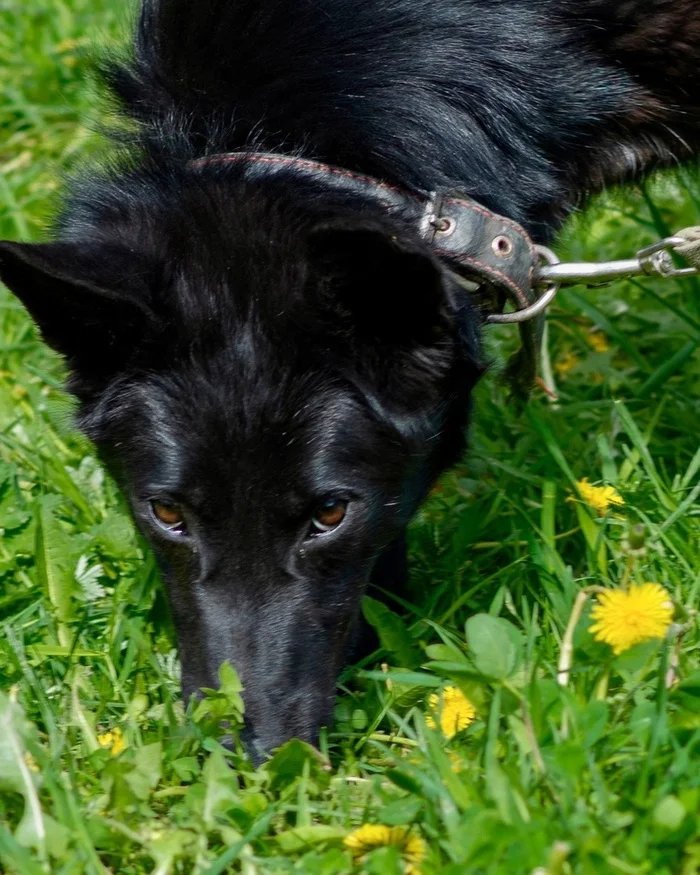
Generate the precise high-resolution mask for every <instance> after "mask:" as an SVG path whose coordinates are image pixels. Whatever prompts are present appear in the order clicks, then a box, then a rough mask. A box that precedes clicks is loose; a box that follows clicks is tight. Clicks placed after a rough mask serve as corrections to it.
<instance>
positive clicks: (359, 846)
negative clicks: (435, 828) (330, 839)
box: [343, 823, 425, 875]
mask: <svg viewBox="0 0 700 875" xmlns="http://www.w3.org/2000/svg"><path fill="white" fill-rule="evenodd" d="M343 844H344V845H345V847H346V848H347V849H348V850H349V851H350V853H351V854H352V856H353V858H354V859H355V860H356V861H357V860H361V859H362V857H364V856H365V854H368V853H369V852H370V851H373V850H375V849H376V848H384V847H395V848H398V849H399V851H400V853H401V856H402V857H403V859H404V872H405V873H406V875H420V869H419V867H418V864H419V863H420V862H421V861H422V860H423V859H424V857H425V842H424V841H423V839H422V838H420V836H417V835H413V833H411V832H409V830H408V829H406V827H403V826H385V825H384V824H381V823H365V824H364V825H363V826H361V827H359V828H358V829H355V830H353V831H352V832H351V833H348V835H346V836H345V838H344V839H343Z"/></svg>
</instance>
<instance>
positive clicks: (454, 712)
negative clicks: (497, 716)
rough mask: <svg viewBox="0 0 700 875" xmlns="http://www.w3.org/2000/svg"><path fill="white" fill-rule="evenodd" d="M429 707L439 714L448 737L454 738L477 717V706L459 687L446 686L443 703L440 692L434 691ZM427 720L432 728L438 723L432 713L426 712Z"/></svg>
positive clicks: (441, 726) (443, 729)
mask: <svg viewBox="0 0 700 875" xmlns="http://www.w3.org/2000/svg"><path fill="white" fill-rule="evenodd" d="M428 707H429V708H430V710H431V711H432V712H433V713H434V714H439V716H440V729H442V734H443V735H444V736H445V737H446V738H452V736H453V735H456V734H457V733H458V732H461V731H462V730H463V729H466V728H467V726H469V724H470V723H471V722H472V720H473V719H474V717H476V708H475V707H474V706H473V705H472V703H471V702H470V701H469V699H467V697H466V696H465V695H464V693H463V692H462V691H461V690H460V689H458V688H457V687H445V689H444V690H443V691H442V703H441V702H440V696H439V694H438V693H433V694H432V695H431V696H430V698H429V699H428ZM425 722H426V723H427V724H428V726H430V728H431V729H435V727H436V725H437V724H436V722H435V718H434V717H433V716H432V714H426V716H425Z"/></svg>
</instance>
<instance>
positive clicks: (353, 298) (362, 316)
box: [311, 222, 449, 347]
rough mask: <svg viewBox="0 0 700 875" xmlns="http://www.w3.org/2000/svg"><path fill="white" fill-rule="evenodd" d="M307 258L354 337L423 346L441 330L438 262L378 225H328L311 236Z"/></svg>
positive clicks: (444, 307)
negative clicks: (343, 312) (345, 315)
mask: <svg viewBox="0 0 700 875" xmlns="http://www.w3.org/2000/svg"><path fill="white" fill-rule="evenodd" d="M311 241H312V253H313V254H312V261H313V263H314V264H315V266H316V268H317V269H319V268H320V270H321V271H322V273H323V275H324V278H325V283H324V285H325V288H326V290H327V291H328V292H329V293H330V294H331V295H332V297H333V298H334V300H335V301H336V302H337V303H338V304H339V305H340V306H341V307H342V308H343V309H345V310H346V311H347V313H348V315H349V316H350V317H351V319H352V324H353V328H354V331H355V332H356V334H357V335H358V337H360V338H363V339H366V340H370V339H371V338H376V339H377V340H380V341H381V342H382V343H384V344H385V345H387V346H400V347H408V346H415V345H418V346H429V345H431V344H432V343H434V342H435V341H436V340H439V339H440V337H441V336H442V334H443V333H444V330H445V328H446V320H447V313H448V309H449V307H448V297H447V290H446V287H445V277H444V275H443V272H442V271H441V269H440V265H439V263H438V261H437V260H436V259H435V258H433V257H432V255H431V254H430V253H429V252H428V251H427V250H425V249H424V248H422V247H421V246H420V244H417V243H415V242H413V241H406V240H404V239H399V238H398V237H397V236H396V235H395V234H392V233H391V232H390V231H388V230H386V229H384V228H382V227H381V226H374V225H367V224H361V225H360V224H349V223H346V222H338V223H329V224H327V225H323V226H321V227H319V228H317V229H315V230H314V232H313V233H312V235H311Z"/></svg>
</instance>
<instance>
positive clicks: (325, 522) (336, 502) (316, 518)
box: [311, 498, 348, 535]
mask: <svg viewBox="0 0 700 875" xmlns="http://www.w3.org/2000/svg"><path fill="white" fill-rule="evenodd" d="M347 509H348V503H347V501H343V500H342V499H341V498H327V499H326V500H325V501H322V502H321V503H320V504H319V505H318V507H317V508H316V512H315V513H314V515H313V517H312V519H311V534H312V535H315V534H321V533H323V532H331V531H333V529H337V528H338V526H339V525H340V524H341V523H342V521H343V520H344V519H345V514H346V512H347Z"/></svg>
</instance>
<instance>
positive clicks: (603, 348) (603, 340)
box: [588, 331, 610, 352]
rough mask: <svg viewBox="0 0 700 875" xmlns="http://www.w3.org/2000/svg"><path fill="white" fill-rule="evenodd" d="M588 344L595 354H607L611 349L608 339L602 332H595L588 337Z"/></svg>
mask: <svg viewBox="0 0 700 875" xmlns="http://www.w3.org/2000/svg"><path fill="white" fill-rule="evenodd" d="M588 343H589V345H590V346H591V348H592V349H593V350H595V352H607V351H608V350H609V349H610V344H609V343H608V338H607V337H606V336H605V335H604V334H603V332H602V331H594V332H593V333H592V334H589V335H588Z"/></svg>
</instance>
